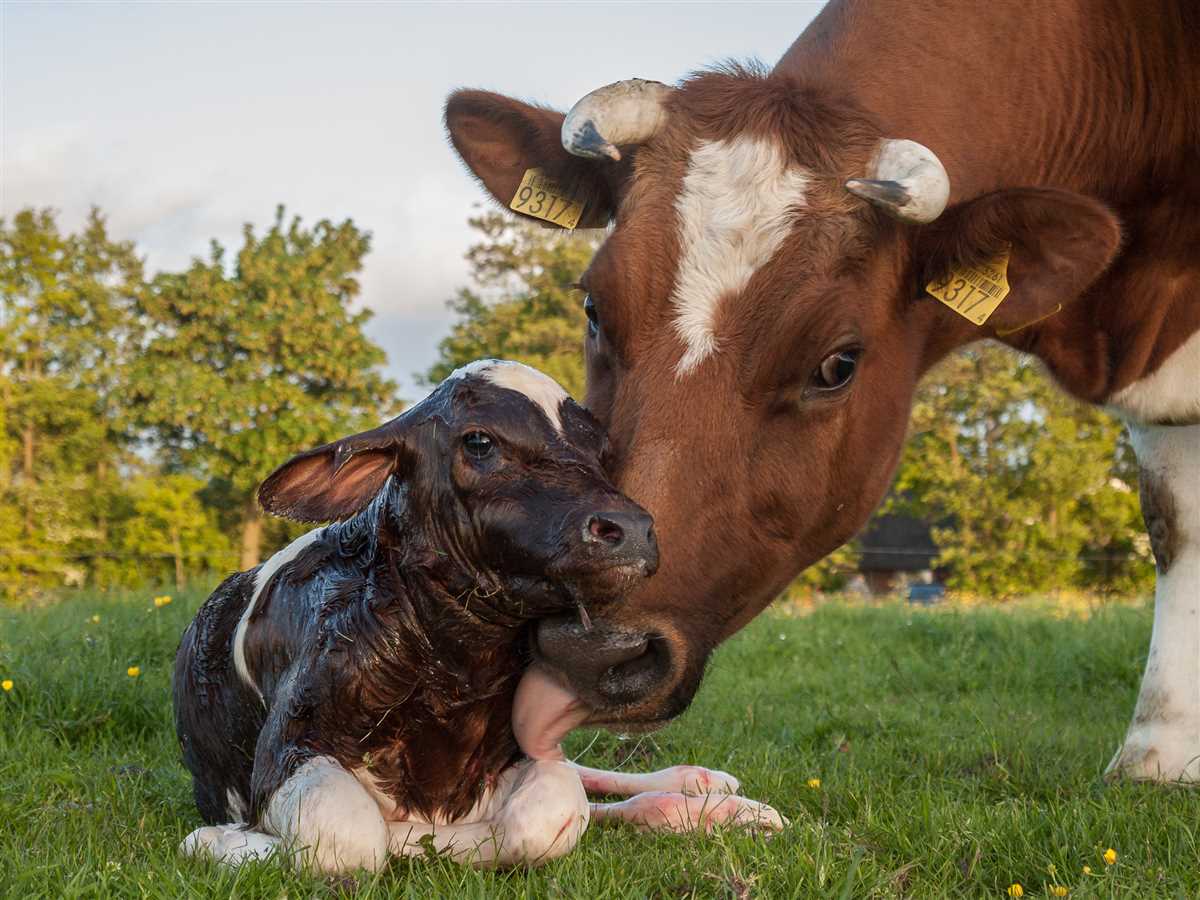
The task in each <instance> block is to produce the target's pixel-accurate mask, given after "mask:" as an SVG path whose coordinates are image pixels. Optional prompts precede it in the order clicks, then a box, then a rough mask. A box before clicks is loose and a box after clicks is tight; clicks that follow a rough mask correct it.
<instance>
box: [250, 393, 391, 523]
mask: <svg viewBox="0 0 1200 900" xmlns="http://www.w3.org/2000/svg"><path fill="white" fill-rule="evenodd" d="M403 420H404V416H401V417H400V418H398V419H394V420H392V421H391V422H389V423H388V424H386V425H382V426H380V427H379V428H375V429H372V430H371V431H364V432H363V433H362V434H356V435H353V436H352V437H347V438H342V439H341V440H339V441H334V442H333V443H332V444H326V445H325V446H323V447H317V448H316V449H314V450H308V451H306V452H304V453H301V454H300V455H298V456H294V457H292V459H290V460H288V461H287V462H285V463H284V464H283V465H282V466H280V467H279V468H278V469H276V470H275V471H274V472H272V473H271V474H270V475H268V476H267V479H266V480H265V481H264V482H263V483H262V485H261V486H260V487H259V489H258V502H259V503H260V504H261V505H262V508H263V509H265V510H266V511H267V512H269V513H272V514H273V515H276V516H283V517H285V518H288V519H295V520H297V521H299V522H332V521H335V520H340V519H346V518H349V517H350V516H352V515H354V514H355V513H357V512H359V511H360V510H362V509H363V508H364V507H365V506H366V505H367V504H368V503H370V502H371V500H373V499H374V498H375V496H376V495H377V494H378V493H379V491H380V490H382V488H383V486H384V484H386V483H387V480H388V477H389V476H391V475H394V474H402V473H403V470H404V468H405V467H406V460H407V457H408V455H409V451H408V448H407V442H406V440H405V428H404V425H403Z"/></svg>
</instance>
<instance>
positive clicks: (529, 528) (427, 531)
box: [259, 360, 658, 619]
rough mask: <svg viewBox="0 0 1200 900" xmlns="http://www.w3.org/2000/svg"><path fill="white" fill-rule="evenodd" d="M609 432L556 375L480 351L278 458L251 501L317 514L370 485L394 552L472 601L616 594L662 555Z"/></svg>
mask: <svg viewBox="0 0 1200 900" xmlns="http://www.w3.org/2000/svg"><path fill="white" fill-rule="evenodd" d="M604 441H605V438H604V432H603V430H602V429H601V428H600V427H599V425H598V424H597V423H596V421H595V420H594V419H593V418H592V416H591V415H590V414H589V413H588V412H587V411H586V410H584V409H583V408H582V407H580V406H579V405H578V404H576V403H575V402H574V401H573V400H571V399H570V398H569V397H568V396H567V394H566V392H565V391H564V390H563V389H562V388H561V387H560V386H559V385H558V384H557V383H556V382H554V381H553V380H552V379H550V378H548V377H547V376H545V375H543V374H542V373H540V372H538V371H536V370H534V369H530V368H529V367H527V366H523V365H521V364H519V363H513V362H505V361H498V360H482V361H480V362H476V363H472V364H471V365H469V366H466V367H464V368H462V369H459V370H458V371H456V372H455V373H454V374H453V375H451V376H450V377H449V378H447V379H446V381H444V382H443V383H442V384H441V385H439V386H438V387H437V389H436V390H434V391H433V392H432V393H431V394H430V395H429V396H428V397H427V398H426V399H425V400H423V401H422V402H421V403H419V404H417V405H416V406H414V407H412V408H411V409H409V410H407V411H405V412H404V413H403V414H402V415H400V416H399V417H398V418H396V419H393V420H392V421H391V422H388V423H387V424H386V425H382V426H380V427H379V428H376V429H373V430H371V431H367V432H364V433H362V434H357V435H354V436H352V437H347V438H343V439H341V440H339V441H335V442H333V443H331V444H327V445H325V446H323V447H318V448H316V449H315V450H310V451H308V452H306V453H302V454H300V455H299V456H297V457H295V458H294V459H292V460H290V461H289V462H287V463H285V464H284V465H283V466H281V467H280V468H279V469H277V470H276V471H275V472H274V473H272V474H271V475H270V476H269V477H268V478H267V479H266V481H264V482H263V484H262V486H261V488H260V489H259V501H260V502H261V504H262V506H263V508H264V509H266V510H267V511H268V512H272V513H275V514H276V515H281V516H287V517H289V518H292V519H298V520H302V521H312V522H321V521H331V520H340V519H345V518H348V517H350V516H353V515H355V514H356V513H359V512H360V511H362V510H363V509H365V508H366V507H367V506H368V505H369V504H371V503H372V502H373V501H376V500H377V498H378V500H379V501H380V502H381V503H382V504H383V506H384V510H383V512H384V514H385V515H387V516H389V517H390V520H391V522H392V523H393V524H394V526H395V528H396V529H397V532H398V535H399V538H400V541H401V544H402V546H401V547H400V548H399V550H400V551H401V553H402V557H401V558H400V559H399V560H398V562H400V564H402V565H403V564H405V563H411V562H419V563H421V564H423V565H425V566H426V567H427V568H429V569H431V570H433V571H436V572H439V573H442V575H443V576H444V577H447V578H451V579H456V580H457V581H456V583H454V584H448V585H447V587H448V588H451V589H454V588H459V589H462V590H463V591H464V594H465V596H464V597H463V598H462V599H463V602H464V603H469V604H470V608H473V609H476V610H480V611H481V614H482V612H483V610H490V611H491V612H493V613H499V614H501V615H503V616H504V617H507V618H515V619H528V618H536V617H539V616H544V615H547V614H549V613H554V612H561V611H563V610H566V609H574V608H575V607H577V606H580V605H583V604H589V605H599V604H602V603H603V602H604V601H607V600H613V599H618V598H620V597H621V596H623V595H624V594H625V593H626V592H627V591H628V590H629V589H630V588H631V587H632V586H633V584H634V583H635V582H637V581H640V580H641V579H643V578H645V577H647V576H649V575H652V574H653V573H654V571H655V570H656V568H657V567H658V549H657V543H656V539H655V535H654V528H653V520H652V519H651V518H650V516H649V515H648V514H647V513H646V512H645V511H644V510H643V509H642V508H641V507H639V506H638V505H637V504H635V503H633V502H632V501H630V500H629V499H627V498H626V497H624V496H622V495H621V494H620V493H618V492H617V491H616V489H615V488H614V487H613V486H612V484H611V483H610V482H609V480H608V478H607V477H606V476H605V475H604V473H603V472H602V470H601V468H600V455H601V453H602V452H603V447H604ZM468 588H469V589H470V590H469V593H467V589H468ZM480 588H482V589H480Z"/></svg>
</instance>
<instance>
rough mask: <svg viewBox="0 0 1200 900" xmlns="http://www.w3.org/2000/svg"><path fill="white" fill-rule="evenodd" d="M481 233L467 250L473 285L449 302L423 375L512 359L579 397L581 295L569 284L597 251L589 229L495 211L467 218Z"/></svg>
mask: <svg viewBox="0 0 1200 900" xmlns="http://www.w3.org/2000/svg"><path fill="white" fill-rule="evenodd" d="M470 225H471V227H472V228H473V229H475V230H476V231H477V232H478V233H479V235H480V239H479V240H478V242H477V243H475V244H474V245H473V246H472V247H471V249H470V250H469V251H468V252H467V261H468V262H469V263H470V270H471V279H472V281H473V283H474V287H472V288H463V289H461V290H460V291H459V292H458V296H457V297H455V299H453V300H451V301H450V304H449V305H450V308H451V309H453V310H454V312H455V313H456V314H457V315H458V321H457V322H456V323H455V324H454V325H453V326H452V327H451V330H450V334H449V336H448V337H446V338H445V339H443V340H442V342H441V344H440V345H439V358H438V361H437V363H435V364H434V365H433V367H432V368H430V370H429V371H428V372H426V373H425V374H424V375H423V376H422V380H423V381H424V382H425V383H427V384H429V385H434V384H437V383H438V382H439V381H441V380H442V379H443V378H445V377H446V376H447V375H449V374H450V373H451V372H452V371H453V370H454V369H455V368H457V367H458V366H461V365H463V364H464V363H468V362H471V361H472V360H475V359H479V358H481V357H489V356H494V357H498V358H503V359H514V360H517V361H518V362H523V363H526V364H528V365H531V366H533V367H535V368H538V369H541V370H542V371H543V372H545V373H546V374H547V375H549V376H551V377H552V378H554V379H556V380H557V381H558V382H559V383H560V384H562V386H563V387H565V388H566V389H567V390H568V391H569V392H570V393H571V394H573V395H574V396H575V397H580V398H581V397H583V392H584V372H583V334H584V325H585V321H586V320H585V318H584V314H583V295H582V293H581V292H580V291H579V290H578V289H577V288H576V287H575V283H576V282H577V281H578V280H579V276H580V275H581V274H582V273H583V271H584V269H586V268H587V265H588V261H589V260H590V259H591V257H592V254H593V253H595V252H596V247H597V246H598V245H599V242H600V238H599V237H598V236H597V235H596V233H595V232H592V231H587V232H577V233H576V232H568V231H560V230H558V229H550V228H541V227H539V226H537V225H533V224H532V223H528V222H523V221H516V220H514V219H512V218H511V217H510V216H507V215H505V214H504V213H501V212H497V211H488V212H485V213H483V214H482V215H479V216H475V217H473V218H472V219H471V220H470Z"/></svg>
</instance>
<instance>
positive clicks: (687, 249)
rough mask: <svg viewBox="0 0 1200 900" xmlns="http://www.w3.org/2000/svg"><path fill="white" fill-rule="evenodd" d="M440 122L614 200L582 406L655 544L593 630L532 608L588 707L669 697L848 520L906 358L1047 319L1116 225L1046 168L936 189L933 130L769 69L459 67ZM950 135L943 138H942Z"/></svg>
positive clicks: (912, 381)
mask: <svg viewBox="0 0 1200 900" xmlns="http://www.w3.org/2000/svg"><path fill="white" fill-rule="evenodd" d="M446 122H447V127H448V129H449V132H450V136H451V140H452V142H453V144H454V146H455V148H456V149H457V150H458V152H459V153H460V155H461V156H462V157H463V159H464V161H465V162H466V163H467V165H468V166H469V167H470V168H471V170H472V171H473V172H474V174H475V175H476V176H477V177H478V178H479V179H480V181H481V182H482V183H483V184H484V186H485V187H486V188H487V189H488V190H489V191H491V192H492V194H493V195H494V196H495V197H496V199H497V200H499V201H500V202H501V203H503V204H505V205H508V203H509V201H510V200H512V199H513V195H514V192H515V191H516V189H517V187H518V185H519V184H520V181H521V177H522V175H523V174H524V172H525V170H526V169H529V168H534V167H537V168H540V169H542V170H543V171H544V172H545V173H547V174H549V175H551V176H552V177H554V178H556V179H557V180H558V181H559V182H560V183H561V184H562V185H563V189H564V190H565V191H566V192H568V193H571V194H573V195H574V196H576V197H581V198H583V199H584V200H585V203H586V205H585V209H584V214H583V220H582V221H583V224H585V225H604V224H610V223H611V224H612V231H611V233H610V235H609V237H608V239H607V241H606V242H605V244H604V245H603V246H602V247H601V249H600V250H599V252H598V253H597V255H596V257H595V259H594V260H593V261H592V263H591V265H590V267H589V269H588V271H587V272H586V273H584V275H583V277H582V279H581V281H582V284H583V286H584V288H585V291H586V298H585V299H584V303H585V308H586V311H587V314H588V319H589V325H588V333H587V336H586V338H585V341H586V354H587V365H588V396H587V405H588V407H589V408H590V409H591V410H592V411H593V412H594V413H595V414H596V416H597V417H598V418H599V419H600V421H601V422H603V423H604V424H605V425H606V426H607V427H608V429H609V435H610V440H611V442H612V448H611V450H612V452H611V460H612V471H613V474H614V479H615V481H616V484H617V485H618V487H620V488H621V490H623V491H624V492H625V493H627V494H628V495H629V496H631V497H632V498H634V499H635V500H637V501H638V502H639V503H641V504H642V505H643V506H645V507H646V508H647V509H648V510H650V511H651V512H652V513H653V515H654V516H655V520H656V523H657V529H658V534H659V539H660V542H661V548H662V554H663V567H662V570H661V571H660V573H659V574H658V576H657V577H656V578H655V579H654V580H653V581H651V582H649V583H647V584H646V585H643V586H642V587H640V588H639V589H638V590H637V591H636V592H635V593H634V594H633V595H632V596H631V597H630V598H629V600H628V602H626V603H624V604H622V605H621V606H620V607H619V608H614V609H613V610H612V611H611V613H610V614H607V615H605V616H604V617H602V619H600V620H598V621H597V623H596V627H595V628H593V629H591V630H590V631H589V632H586V633H585V632H583V631H582V630H581V629H580V628H579V627H578V626H577V625H576V624H574V623H573V622H571V621H570V620H568V619H565V618H564V619H562V620H560V621H557V622H556V621H553V620H551V621H547V622H544V623H542V625H541V627H540V629H539V641H538V644H539V648H540V650H541V653H542V656H543V660H544V662H545V663H546V664H547V665H549V666H553V667H556V668H557V669H558V671H559V672H560V675H561V678H562V679H563V681H564V682H565V683H567V684H568V685H569V686H570V688H571V689H572V690H573V691H574V692H575V694H576V695H577V696H578V697H579V698H581V699H582V700H583V701H584V702H585V703H587V704H589V705H590V706H592V707H593V709H594V713H593V716H592V719H591V721H592V722H593V723H599V724H615V725H620V726H622V727H628V726H630V725H636V724H637V723H646V724H653V723H655V722H659V721H662V720H664V719H666V718H669V717H670V716H672V715H675V714H677V713H678V712H680V711H681V710H682V709H683V708H685V707H686V706H687V704H688V702H689V701H690V700H691V698H692V696H693V694H694V692H695V690H696V688H697V686H698V684H699V680H700V677H701V674H702V672H703V668H704V665H705V660H706V659H707V657H708V655H709V652H710V651H711V650H712V648H713V647H714V646H715V645H716V644H717V643H718V642H720V641H721V640H723V639H724V638H726V637H727V636H729V635H730V634H732V633H733V632H734V631H736V630H737V629H739V628H740V627H741V626H743V625H744V624H745V623H746V622H748V621H749V620H750V619H751V618H752V617H753V616H754V615H755V614H756V613H757V612H759V611H760V610H761V609H762V608H763V607H764V606H766V604H767V603H768V602H770V600H771V598H772V597H773V596H774V595H775V594H776V593H777V592H778V591H779V590H780V589H781V588H783V587H784V586H785V585H786V584H787V583H788V581H789V580H790V579H792V578H794V577H795V575H796V574H797V573H798V572H799V571H800V570H801V569H802V568H804V567H805V566H807V565H809V564H811V563H812V562H814V561H816V560H818V559H820V558H821V557H822V556H824V555H825V554H827V553H828V552H830V551H831V550H833V549H834V548H836V547H837V546H838V545H840V544H841V543H843V542H844V541H846V540H847V539H848V538H850V537H851V536H852V535H853V534H854V533H855V532H856V531H857V530H858V529H859V528H860V527H861V525H862V524H863V523H864V522H865V521H866V519H867V517H868V516H869V514H870V512H871V510H872V509H873V508H874V507H875V505H876V504H877V503H878V502H879V500H880V498H881V497H882V496H883V494H884V492H885V491H886V489H887V486H888V483H889V481H890V479H891V475H892V472H893V469H894V466H895V463H896V460H897V459H898V456H899V452H900V448H901V445H902V443H903V440H904V436H905V430H906V425H907V420H908V412H909V407H910V404H911V400H912V395H913V391H914V387H915V385H916V382H917V379H918V377H919V376H920V375H921V373H922V372H924V371H925V370H926V369H927V368H928V367H929V366H930V365H931V364H932V363H933V362H934V361H936V360H937V359H938V358H939V357H941V356H943V355H944V354H945V353H946V352H948V351H949V350H950V349H952V348H954V347H956V346H958V345H961V344H963V343H966V342H968V341H969V340H973V339H976V338H979V337H992V336H996V335H998V334H1003V333H1004V332H1006V331H1007V330H1009V329H1020V328H1021V326H1022V325H1025V324H1027V323H1030V322H1034V321H1038V320H1039V319H1042V318H1044V317H1045V316H1046V314H1048V313H1052V312H1054V311H1055V305H1056V304H1063V306H1064V307H1066V310H1065V311H1064V312H1063V314H1062V315H1061V316H1058V317H1057V318H1055V319H1053V320H1052V321H1053V322H1054V323H1056V324H1055V327H1059V323H1062V325H1063V327H1067V324H1068V323H1070V322H1071V321H1072V320H1071V318H1070V316H1071V315H1072V313H1071V308H1072V307H1071V304H1072V303H1073V301H1074V300H1075V299H1076V298H1077V297H1079V295H1080V294H1081V293H1082V292H1083V291H1084V290H1085V289H1086V288H1087V287H1088V285H1089V284H1090V283H1091V282H1092V281H1093V280H1094V279H1095V278H1096V277H1097V276H1098V275H1099V274H1100V273H1101V272H1102V271H1103V269H1104V267H1105V266H1106V265H1107V264H1108V262H1109V261H1110V260H1111V259H1112V258H1113V255H1114V254H1115V253H1116V250H1117V247H1118V244H1119V237H1120V232H1119V227H1118V225H1117V222H1116V220H1115V219H1114V217H1113V216H1112V214H1111V213H1109V212H1108V211H1107V210H1106V209H1105V208H1104V207H1103V206H1101V205H1100V204H1098V203H1096V202H1095V201H1093V200H1090V199H1088V198H1086V197H1082V196H1079V195H1076V194H1071V193H1068V192H1065V191H1060V190H1046V189H1038V188H1014V189H1011V190H1002V191H998V192H995V193H991V194H986V195H983V196H979V197H976V198H974V199H969V200H966V201H965V202H958V203H955V202H954V201H955V197H954V194H953V192H952V190H951V182H950V177H949V175H948V174H947V170H946V169H945V168H944V167H943V165H942V163H941V162H940V161H939V160H938V157H937V156H936V155H935V154H934V153H933V152H932V151H931V150H929V149H927V148H926V147H924V146H922V145H920V144H917V143H914V142H913V141H910V140H905V139H904V138H905V137H906V136H903V135H899V136H894V135H888V134H886V133H884V132H883V130H882V129H881V128H880V127H879V125H878V123H877V122H876V121H875V120H874V118H873V117H872V116H871V115H870V114H869V112H868V111H866V110H864V109H863V108H862V107H861V106H859V105H857V103H856V101H855V99H854V98H852V97H850V96H849V95H847V94H842V93H840V92H838V90H837V89H834V88H830V87H828V86H813V85H808V84H805V83H803V82H801V81H798V80H796V79H793V78H790V77H787V76H783V75H774V74H773V75H764V74H761V73H757V72H751V71H740V70H731V71H722V72H714V73H707V74H702V75H699V76H696V77H694V78H692V79H690V80H689V81H687V82H685V83H684V84H683V85H682V86H681V87H679V88H668V87H666V86H665V85H661V84H653V83H647V82H636V81H635V82H623V83H621V84H618V85H612V86H609V87H608V88H603V89H601V90H600V91H597V92H594V93H593V94H592V95H589V96H588V97H586V98H584V100H582V101H580V103H579V104H577V106H576V107H575V109H573V110H572V111H571V113H570V114H568V116H567V117H566V118H565V119H564V117H563V115H562V114H560V113H555V112H553V111H551V110H547V109H541V108H537V107H532V106H528V105H526V104H522V103H519V102H517V101H514V100H511V99H509V98H505V97H501V96H498V95H495V94H489V93H484V92H479V91H463V92H460V93H458V94H456V95H454V96H452V97H451V98H450V101H449V102H448V104H447V107H446ZM922 137H924V138H925V139H926V140H930V141H931V142H932V141H933V139H934V138H937V137H938V136H937V135H936V134H931V135H922ZM946 137H947V140H946V141H943V144H944V145H945V148H944V150H943V151H941V152H944V153H946V154H947V156H948V157H949V158H951V159H955V158H958V159H962V158H963V157H962V156H961V152H962V151H961V142H960V143H959V146H958V148H956V147H954V146H951V141H950V140H949V138H951V137H955V136H954V135H947V136H946ZM983 181H984V182H985V183H988V179H987V178H984V179H983ZM992 183H994V182H992ZM948 202H949V204H950V205H949V206H948V207H947V203H948ZM943 208H945V211H944V212H943ZM1002 252H1007V253H1009V255H1010V263H1009V269H1008V278H1009V283H1010V285H1011V288H1012V291H1011V294H1010V296H1009V297H1008V298H1007V299H1006V300H1005V302H1004V304H1003V305H1002V306H1001V307H1000V308H999V309H998V310H997V311H996V312H995V313H994V314H993V315H992V318H991V319H989V320H988V324H987V327H985V328H977V327H976V326H975V325H973V324H971V323H970V322H968V321H967V320H966V319H964V318H962V317H961V316H959V315H957V314H956V313H955V312H952V311H950V310H949V309H947V308H946V307H944V306H942V305H941V304H939V303H938V302H937V301H935V300H933V299H932V298H930V297H928V296H924V291H923V286H924V285H925V284H926V283H927V282H928V281H930V280H932V279H933V278H935V277H938V276H941V275H943V274H945V273H946V272H948V271H951V270H953V269H955V268H957V267H961V266H963V265H967V264H976V263H980V262H983V261H985V260H989V259H991V258H993V257H994V256H996V255H997V254H999V253H1002ZM1023 340H1025V341H1027V342H1032V343H1034V344H1036V342H1038V341H1039V340H1040V341H1042V342H1043V343H1042V344H1037V345H1036V346H1029V347H1028V349H1031V350H1035V351H1037V352H1039V353H1041V354H1042V355H1043V356H1044V358H1047V357H1046V354H1045V353H1044V352H1043V351H1044V350H1045V347H1046V342H1048V341H1052V340H1057V341H1059V342H1060V343H1064V344H1069V340H1067V339H1066V338H1063V337H1062V336H1061V335H1058V336H1056V333H1055V332H1052V331H1047V330H1045V329H1034V330H1031V331H1025V332H1023ZM1060 358H1065V357H1060ZM1051 365H1052V367H1053V366H1054V362H1053V361H1052V362H1051ZM1059 374H1060V376H1061V374H1062V372H1061V371H1060V373H1059ZM614 648H620V652H619V653H618V652H616V651H615V650H614Z"/></svg>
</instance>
